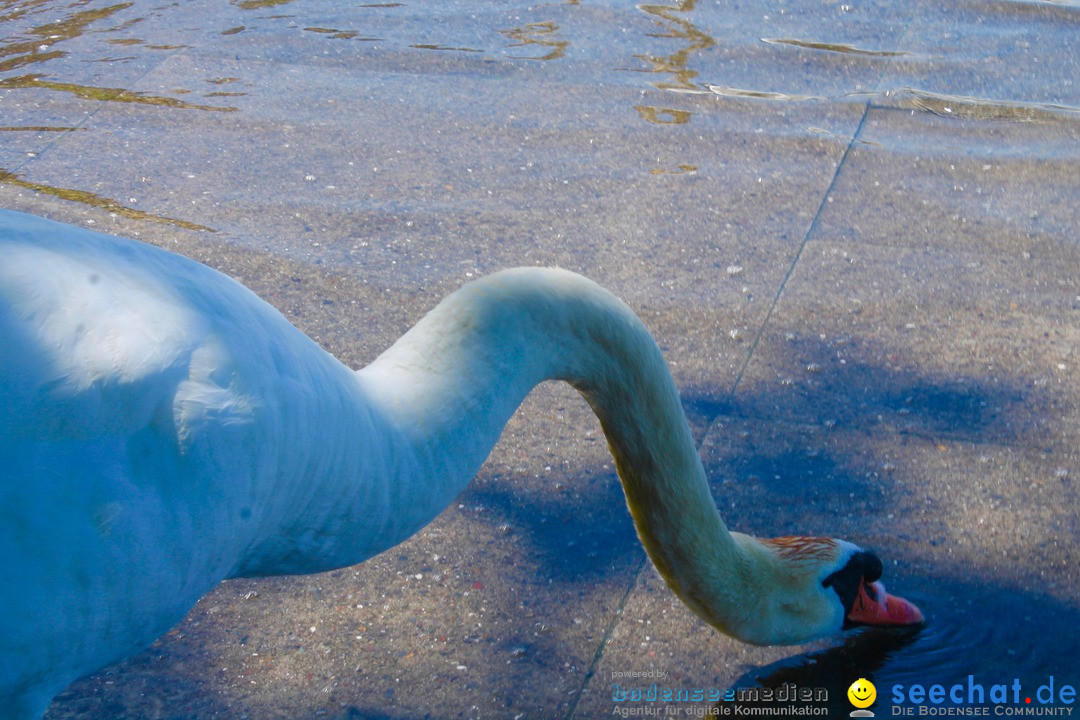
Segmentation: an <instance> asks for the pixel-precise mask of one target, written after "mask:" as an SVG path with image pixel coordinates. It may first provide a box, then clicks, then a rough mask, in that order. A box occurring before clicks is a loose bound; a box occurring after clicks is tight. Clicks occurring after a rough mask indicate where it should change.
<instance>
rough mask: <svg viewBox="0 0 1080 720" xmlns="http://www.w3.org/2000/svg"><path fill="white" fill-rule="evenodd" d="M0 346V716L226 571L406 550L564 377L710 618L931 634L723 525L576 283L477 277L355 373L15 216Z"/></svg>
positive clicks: (853, 565) (136, 265) (145, 248)
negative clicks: (527, 408) (538, 393)
mask: <svg viewBox="0 0 1080 720" xmlns="http://www.w3.org/2000/svg"><path fill="white" fill-rule="evenodd" d="M0 338H2V340H0V342H2V346H0V347H2V352H0V473H2V475H0V572H2V574H3V582H2V583H0V707H3V708H4V711H5V712H7V713H13V716H14V717H16V718H36V717H39V716H40V715H41V714H42V713H43V712H44V710H45V708H46V706H47V705H48V703H49V701H50V700H51V698H52V697H53V695H54V694H56V693H57V692H58V691H60V690H62V689H63V688H64V687H65V686H66V685H67V684H68V683H70V682H71V681H72V680H74V679H76V678H78V677H79V676H81V675H85V674H87V673H90V672H92V671H94V670H96V669H98V668H100V667H102V666H104V665H106V664H108V663H112V662H115V661H118V660H120V659H122V658H124V657H126V656H128V655H130V654H132V653H134V652H136V651H138V650H139V649H140V648H143V647H145V646H146V645H148V644H149V643H150V642H151V641H153V640H154V639H155V638H156V637H158V636H159V635H161V634H162V633H164V632H165V631H167V630H168V629H169V628H170V627H171V626H173V625H174V624H175V623H176V622H177V621H179V620H180V619H181V618H182V617H183V616H184V614H185V613H186V612H187V611H188V610H189V609H190V608H191V607H192V605H194V603H195V601H196V600H198V598H199V597H200V596H202V595H203V594H204V593H206V592H207V591H208V590H210V589H211V588H212V587H214V585H216V584H217V583H218V582H219V581H221V580H222V579H223V578H228V577H237V576H253V575H268V574H281V573H310V572H317V571H321V570H327V569H330V568H336V567H340V566H344V565H350V564H354V563H358V562H360V561H362V560H364V559H365V558H368V557H371V556H372V555H374V554H376V553H379V552H382V551H383V550H386V549H387V548H389V547H391V546H393V545H394V544H396V543H399V542H401V541H402V540H404V539H406V538H408V537H409V536H410V535H412V534H413V533H415V532H416V531H417V530H418V529H419V528H421V527H423V526H424V525H425V524H426V523H428V522H430V521H431V520H432V519H433V518H434V517H435V516H436V515H437V514H438V513H439V512H440V511H441V510H442V509H443V508H444V507H446V506H447V504H448V503H449V502H450V501H451V500H452V499H453V498H454V497H455V496H456V495H457V494H458V493H459V492H461V490H462V488H464V486H465V485H466V484H467V483H468V482H469V480H470V478H471V477H472V476H473V474H474V473H475V472H476V471H477V469H478V468H479V467H480V464H481V463H482V462H483V461H484V459H485V457H486V456H487V454H488V452H489V450H490V449H491V447H492V446H493V445H494V443H495V442H496V440H497V439H498V437H499V433H500V431H501V429H502V427H503V425H504V423H505V422H506V421H507V420H508V419H509V417H510V415H511V413H512V412H513V411H514V409H515V408H516V407H517V406H518V404H519V403H520V402H521V401H522V399H523V398H524V397H525V395H526V394H527V393H528V392H529V391H530V389H531V388H532V387H533V386H535V385H536V384H537V383H539V382H541V381H543V380H545V379H549V378H557V379H562V380H566V381H567V382H569V383H571V384H572V385H573V386H574V387H576V388H577V389H578V390H580V391H581V393H582V394H583V395H584V396H585V398H586V399H587V400H588V402H589V403H590V405H591V406H592V408H593V410H594V411H595V412H596V414H597V415H598V416H599V418H600V421H601V423H602V425H603V428H604V432H605V433H606V435H607V438H608V441H609V444H610V447H611V451H612V454H613V455H614V457H615V460H616V464H617V467H618V471H619V476H620V478H621V479H622V483H623V487H624V489H625V492H626V498H627V503H628V505H629V507H630V512H631V513H632V515H633V518H634V522H635V524H636V527H637V531H638V534H639V536H640V538H641V542H642V544H643V545H644V546H645V549H646V550H647V551H648V554H649V557H650V558H652V561H653V563H655V565H656V567H657V569H658V570H659V571H660V572H661V573H662V574H663V576H664V578H665V579H666V581H667V583H668V584H669V585H670V586H671V588H672V589H673V590H674V591H675V593H676V594H678V596H679V597H680V598H681V599H682V600H683V601H684V602H685V603H686V604H687V605H688V606H690V607H691V608H692V609H693V610H694V611H695V612H696V613H697V614H698V615H700V616H701V617H702V618H704V619H705V620H706V621H707V622H708V623H710V624H711V625H713V626H715V627H716V628H718V629H720V630H721V631H723V632H725V633H729V634H731V635H733V636H735V637H737V638H740V639H742V640H745V641H748V642H753V643H760V644H771V643H798V642H803V641H806V640H809V639H811V638H815V637H818V636H821V635H825V634H830V633H836V632H839V631H840V630H841V629H842V628H843V627H845V626H846V625H850V624H852V623H881V624H908V623H916V622H920V621H921V619H922V617H921V615H920V614H919V611H918V610H917V609H916V608H915V607H914V606H913V605H911V604H910V603H908V602H907V601H905V600H902V599H900V598H896V597H893V596H889V595H886V594H885V593H884V590H883V589H882V588H881V587H880V584H879V583H876V582H875V581H876V580H877V579H878V576H879V575H880V574H881V563H880V561H878V560H877V558H876V557H874V556H873V555H872V554H870V553H868V552H865V551H862V550H860V549H859V548H857V547H856V546H854V545H851V544H850V543H847V542H843V541H840V540H830V539H820V538H781V539H774V540H764V541H762V540H757V539H754V538H751V537H749V536H746V535H741V534H738V533H729V532H728V530H727V528H726V527H725V526H724V523H723V522H722V521H721V519H720V516H719V515H718V514H717V510H716V506H715V504H714V502H713V499H712V496H711V494H710V492H709V488H708V485H707V483H706V480H705V474H704V471H703V469H702V465H701V461H700V459H699V457H698V454H697V452H696V451H695V447H694V443H693V441H692V439H691V435H690V432H689V429H688V427H687V424H686V421H685V419H684V416H683V413H682V410H681V407H680V404H679V396H678V394H677V392H676V389H675V385H674V383H673V382H672V379H671V376H670V375H669V373H668V371H667V368H666V366H665V364H664V361H663V358H662V357H661V354H660V351H659V349H658V348H657V347H656V344H655V343H654V342H653V340H652V338H651V337H650V335H649V333H648V331H647V330H646V329H645V327H644V326H643V325H642V324H641V322H640V321H639V320H638V319H637V318H636V317H635V316H634V314H633V313H632V312H631V311H630V310H629V309H628V308H627V307H626V306H625V305H624V304H623V303H621V302H620V301H619V300H617V299H616V298H615V297H614V296H612V295H610V294H609V293H607V292H606V291H604V290H602V289H601V288H600V287H598V286H597V285H595V284H593V283H592V282H590V281H588V280H586V279H584V278H582V277H579V276H577V275H574V274H572V273H569V272H565V271H560V270H541V269H519V270H511V271H507V272H502V273H498V274H495V275H492V276H490V277H487V278H485V279H482V280H480V281H478V282H474V283H472V284H470V285H467V286H465V287H463V288H462V289H461V290H459V291H457V292H455V293H454V294H452V295H451V296H449V297H448V298H446V299H445V300H444V301H443V302H442V303H441V304H440V305H439V306H438V307H436V308H435V309H434V310H433V311H431V313H430V314H429V315H428V316H427V317H425V318H424V319H423V320H421V321H420V322H419V323H418V324H417V325H416V326H415V327H414V328H413V329H412V330H410V331H409V332H408V333H407V334H406V335H405V336H404V337H402V338H401V339H400V340H399V341H398V342H397V343H395V344H394V345H393V347H391V348H390V349H389V350H387V351H386V352H385V353H384V354H383V355H382V356H381V357H379V358H378V359H377V360H376V361H375V362H374V363H372V364H371V365H369V366H368V367H366V368H364V369H363V370H361V371H359V372H353V371H351V370H349V369H347V368H346V367H345V366H344V365H342V364H341V363H339V362H338V361H337V360H335V359H334V358H333V357H331V356H330V355H329V354H328V353H326V352H325V351H323V350H322V349H321V348H319V346H317V345H316V344H315V343H314V342H312V341H311V340H310V339H309V338H307V337H306V336H305V335H304V334H302V333H301V332H300V331H299V330H297V329H296V328H294V327H293V326H292V325H290V324H289V323H288V322H287V321H286V320H285V318H284V317H282V316H281V315H280V314H279V313H278V312H277V311H276V310H274V309H273V308H272V307H270V305H268V304H266V303H265V302H263V301H262V300H260V299H259V298H258V297H256V296H255V295H254V294H252V293H251V292H250V291H249V290H247V289H246V288H244V287H243V286H241V285H240V284H238V283H236V282H234V281H233V280H231V279H229V278H227V277H225V276H224V275H221V274H219V273H217V272H215V271H214V270H211V269H209V268H207V267H205V266H203V265H200V264H198V263H196V262H194V261H192V260H188V259H186V258H183V257H180V256H178V255H174V254H171V253H168V252H165V251H163V250H159V249H157V248H154V247H151V246H149V245H144V244H140V243H137V242H132V241H128V240H122V239H118V238H113V237H109V236H105V235H101V234H98V233H94V232H90V231H87V230H83V229H79V228H75V227H71V226H67V225H61V224H57V223H54V222H50V221H47V220H43V219H40V218H36V217H33V216H30V215H24V214H21V213H15V212H10V211H0ZM9 716H11V715H9Z"/></svg>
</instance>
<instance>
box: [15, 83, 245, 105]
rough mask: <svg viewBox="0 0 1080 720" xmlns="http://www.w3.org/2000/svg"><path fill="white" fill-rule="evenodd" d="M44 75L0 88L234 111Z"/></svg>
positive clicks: (145, 103)
mask: <svg viewBox="0 0 1080 720" xmlns="http://www.w3.org/2000/svg"><path fill="white" fill-rule="evenodd" d="M43 77H44V75H19V76H16V77H11V78H5V79H3V80H0V89H29V88H36V89H40V90H53V91H56V92H65V93H71V94H72V95H75V96H77V97H81V98H84V99H86V100H102V101H106V102H123V103H137V104H140V105H158V106H161V107H170V108H181V109H184V110H208V111H210V112H234V111H236V110H237V108H235V107H222V106H219V105H200V104H197V103H189V102H185V101H183V100H178V99H176V98H173V97H166V96H163V95H150V94H148V93H142V92H135V91H133V90H125V89H124V88H114V87H98V86H96V85H79V84H77V83H66V82H55V81H53V80H43V79H42V78H43Z"/></svg>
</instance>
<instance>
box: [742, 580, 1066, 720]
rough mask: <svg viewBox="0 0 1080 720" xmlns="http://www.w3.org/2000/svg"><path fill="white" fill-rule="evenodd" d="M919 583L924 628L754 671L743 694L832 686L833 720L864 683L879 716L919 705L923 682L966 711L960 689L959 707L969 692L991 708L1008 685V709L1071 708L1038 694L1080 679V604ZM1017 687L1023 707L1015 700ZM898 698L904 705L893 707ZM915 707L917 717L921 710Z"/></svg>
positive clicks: (868, 637)
mask: <svg viewBox="0 0 1080 720" xmlns="http://www.w3.org/2000/svg"><path fill="white" fill-rule="evenodd" d="M920 584H921V585H922V587H923V588H924V589H923V591H922V592H921V593H917V594H912V593H905V594H906V595H907V596H908V597H909V599H911V600H912V601H913V602H915V603H916V604H918V605H919V607H920V608H922V609H923V611H924V613H925V614H926V616H927V622H926V624H925V625H923V626H921V627H918V628H903V629H892V630H889V629H876V628H875V629H870V628H868V629H864V630H858V631H855V632H853V633H852V634H851V635H849V636H848V637H846V638H845V639H844V640H843V642H842V643H840V644H839V645H837V646H835V647H831V648H828V649H827V650H823V651H819V652H812V653H808V654H804V655H798V656H795V657H791V658H787V659H785V660H782V661H780V662H777V663H775V664H772V665H768V666H766V667H761V668H755V669H753V670H751V671H750V672H748V673H747V674H746V675H744V676H743V677H741V678H740V679H739V680H738V681H737V683H736V687H762V688H774V689H777V688H780V687H783V686H784V685H785V684H789V683H793V684H794V685H796V686H797V687H800V688H802V687H807V688H826V689H827V690H828V693H829V700H828V702H827V707H828V709H829V711H830V714H831V716H833V717H835V716H838V715H841V714H843V715H846V714H848V713H849V711H851V710H852V706H851V704H850V702H849V701H848V699H847V695H846V691H847V688H848V687H849V686H850V685H851V683H852V682H854V681H855V680H856V679H858V678H860V677H862V678H867V679H869V680H870V681H871V682H873V683H874V685H875V686H876V688H877V697H878V699H877V702H876V703H875V705H874V707H872V708H871V710H873V711H875V712H876V714H877V715H878V716H879V717H880V716H882V715H883V714H885V715H888V714H889V713H890V712H892V708H893V707H895V706H896V705H907V706H909V707H910V706H912V705H913V704H912V703H910V702H908V698H909V695H908V693H909V692H910V689H911V688H912V686H915V685H919V686H922V688H923V689H924V690H928V689H929V688H930V687H931V686H932V685H941V686H943V688H945V692H946V698H945V701H944V702H942V703H941V704H940V706H941V707H948V706H956V705H957V704H958V703H954V702H952V701H951V700H949V698H948V692H949V691H950V690H951V689H952V688H953V687H954V686H956V685H959V686H961V690H960V691H958V695H960V696H962V697H963V700H964V702H963V703H960V704H969V703H967V698H968V695H969V692H970V693H971V696H972V698H973V699H976V700H978V699H979V698H980V697H981V698H982V701H981V702H975V703H970V705H975V706H982V707H987V706H989V707H992V706H993V705H994V703H992V702H990V697H989V694H990V691H991V687H992V686H994V685H1004V686H1006V687H1007V688H1008V691H1007V694H1008V700H1009V702H1007V703H1002V704H1001V705H1002V706H1008V707H1011V708H1017V707H1020V708H1023V707H1027V706H1029V705H1030V704H1029V703H1027V702H1026V698H1028V697H1031V698H1032V703H1031V704H1034V705H1036V707H1040V706H1041V707H1061V706H1062V704H1061V703H1060V702H1052V703H1047V704H1046V705H1043V704H1042V703H1039V702H1038V699H1037V697H1036V693H1037V691H1038V688H1039V687H1040V686H1043V685H1046V684H1047V683H1048V682H1049V681H1050V678H1051V676H1052V677H1053V678H1054V681H1055V683H1056V686H1057V687H1058V688H1060V687H1061V686H1062V685H1065V684H1069V685H1073V686H1074V687H1075V686H1076V684H1077V680H1078V679H1080V658H1078V657H1077V656H1076V654H1075V652H1072V650H1074V649H1075V648H1076V647H1078V643H1080V630H1078V628H1080V611H1078V610H1077V608H1076V607H1075V606H1074V605H1072V604H1070V603H1068V602H1066V601H1064V600H1061V599H1059V598H1054V597H1049V596H1047V595H1045V594H1042V593H1039V592H1038V591H1035V590H1031V589H1027V588H1016V587H1006V586H1001V585H995V584H993V583H989V582H985V583H984V582H980V581H979V580H978V579H977V578H972V579H967V580H952V579H944V578H931V577H927V578H923V579H922V581H921V583H920ZM1016 683H1019V695H1018V697H1017V699H1018V702H1014V701H1013V700H1014V697H1013V694H1014V693H1013V688H1014V685H1015V684H1016ZM976 685H977V686H980V687H981V688H982V692H981V694H980V693H979V692H978V691H977V690H976V691H973V690H971V689H969V688H973V687H974V686H976ZM896 697H903V698H904V700H905V702H903V703H894V699H895V698H896ZM1044 697H1045V695H1044ZM923 705H924V707H925V706H930V705H933V703H930V702H928V701H927V702H925V703H924V704H923ZM914 707H916V710H915V711H914V712H915V713H918V709H917V708H918V706H917V705H915V706H914ZM993 713H994V710H990V714H993Z"/></svg>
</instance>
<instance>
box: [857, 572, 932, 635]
mask: <svg viewBox="0 0 1080 720" xmlns="http://www.w3.org/2000/svg"><path fill="white" fill-rule="evenodd" d="M847 619H848V622H852V623H858V624H860V625H918V624H919V623H921V622H922V621H923V614H922V612H921V611H920V610H919V608H917V607H915V606H914V605H913V604H911V603H910V602H908V601H907V600H905V599H904V598H902V597H897V596H895V595H890V594H889V593H887V592H885V586H884V585H882V584H881V583H879V582H873V583H869V584H867V583H866V582H865V581H863V582H861V583H859V594H858V595H856V596H855V603H854V604H853V605H852V606H851V611H850V612H849V613H848V615H847Z"/></svg>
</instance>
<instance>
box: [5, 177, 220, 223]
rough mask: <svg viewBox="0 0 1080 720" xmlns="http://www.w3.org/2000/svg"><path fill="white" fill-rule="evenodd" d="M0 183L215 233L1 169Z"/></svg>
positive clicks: (104, 198) (115, 201)
mask: <svg viewBox="0 0 1080 720" xmlns="http://www.w3.org/2000/svg"><path fill="white" fill-rule="evenodd" d="M0 183H2V184H4V185H12V186H14V187H20V188H23V189H25V190H33V191H34V192H37V193H41V194H42V195H51V196H53V197H58V198H61V199H62V200H68V201H71V202H77V203H81V204H83V205H89V206H90V207H96V208H99V209H101V210H104V211H106V212H110V213H113V214H116V215H119V216H121V217H126V218H130V219H132V220H147V221H150V222H155V223H161V224H163V225H173V226H176V227H179V228H184V229H185V230H197V231H202V232H215V231H214V229H213V228H209V227H206V226H205V225H198V224H196V223H192V222H188V221H186V220H178V219H176V218H171V217H165V216H164V215H154V214H153V213H148V212H144V211H143V210H136V209H135V208H133V207H129V206H127V205H124V204H123V203H121V202H120V201H118V200H113V199H112V198H107V197H102V196H101V195H98V194H97V193H92V192H88V191H86V190H76V189H75V188H62V187H55V186H52V185H45V184H43V183H36V182H31V181H29V180H25V179H23V178H22V177H21V176H19V175H17V174H16V173H13V172H10V171H9V170H5V169H3V168H0Z"/></svg>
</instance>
